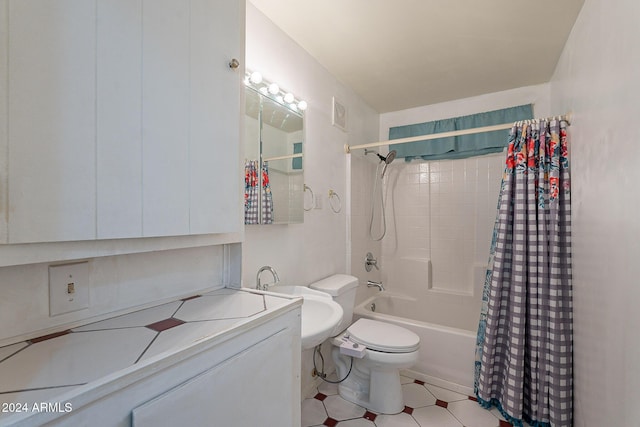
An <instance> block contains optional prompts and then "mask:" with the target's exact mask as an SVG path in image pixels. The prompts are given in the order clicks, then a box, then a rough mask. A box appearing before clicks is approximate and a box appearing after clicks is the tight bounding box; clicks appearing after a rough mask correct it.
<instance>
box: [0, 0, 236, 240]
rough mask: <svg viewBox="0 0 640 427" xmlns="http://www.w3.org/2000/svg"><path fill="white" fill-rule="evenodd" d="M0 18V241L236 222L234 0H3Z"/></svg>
mask: <svg viewBox="0 0 640 427" xmlns="http://www.w3.org/2000/svg"><path fill="white" fill-rule="evenodd" d="M0 22H8V24H9V25H8V28H0V96H2V100H3V102H2V103H0V104H2V106H0V243H30V242H52V241H70V240H93V239H113V238H131V237H155V236H176V235H188V234H209V233H227V232H237V231H239V230H240V227H241V201H240V197H239V194H241V174H240V159H239V150H240V148H239V130H240V117H241V116H240V96H241V95H240V93H241V88H242V82H241V78H242V73H241V72H239V71H240V70H235V71H234V70H232V69H230V68H229V65H228V64H229V62H230V61H231V59H232V58H237V59H238V60H240V61H241V63H242V62H243V61H244V46H243V40H244V36H243V33H244V2H242V1H240V0H146V1H143V0H93V1H90V0H56V1H51V0H0ZM3 27H4V26H3Z"/></svg>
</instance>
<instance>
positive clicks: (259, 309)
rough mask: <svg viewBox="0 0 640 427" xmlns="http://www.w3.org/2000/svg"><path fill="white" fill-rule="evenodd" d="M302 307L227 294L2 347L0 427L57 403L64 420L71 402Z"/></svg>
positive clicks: (268, 297) (237, 292)
mask: <svg viewBox="0 0 640 427" xmlns="http://www.w3.org/2000/svg"><path fill="white" fill-rule="evenodd" d="M297 304H300V300H295V299H294V300H292V299H290V298H287V297H279V296H273V295H263V294H259V293H255V292H252V291H247V290H236V289H221V290H216V291H213V292H209V293H205V294H203V295H198V296H193V297H190V298H184V299H181V300H178V301H175V302H171V303H167V304H163V305H159V306H157V307H153V308H148V309H145V310H140V311H136V312H133V313H130V314H126V315H123V316H118V317H114V318H111V319H108V320H103V321H99V322H95V323H91V324H87V325H85V326H82V327H77V328H73V329H71V330H66V331H63V332H60V333H57V334H51V335H48V336H44V337H41V338H36V339H31V340H28V341H25V342H20V343H16V344H12V345H8V346H5V347H0V379H1V380H0V404H1V405H2V408H0V409H4V410H2V411H1V412H0V425H5V423H6V424H11V423H12V422H14V421H19V420H22V419H26V418H28V417H29V416H31V415H36V414H34V413H33V411H32V409H33V405H34V404H36V405H40V404H41V403H43V402H52V403H54V404H55V403H56V402H57V403H59V405H60V406H59V407H57V408H54V409H56V410H60V411H61V412H64V410H65V406H64V405H65V402H74V400H75V401H86V400H87V398H86V396H87V395H88V394H91V393H94V394H100V392H99V389H100V388H101V387H105V386H106V387H108V385H109V383H113V381H115V380H117V379H118V377H119V376H120V375H123V376H125V375H131V374H133V376H135V377H137V378H138V379H139V377H140V375H143V374H141V372H142V370H143V368H145V367H148V368H150V369H152V370H153V369H154V365H157V364H158V362H159V361H162V360H163V359H164V358H166V357H167V356H171V355H180V353H181V352H183V351H184V350H185V349H189V348H190V347H191V348H193V347H194V346H196V345H198V344H200V343H205V342H213V341H218V340H219V341H224V340H225V339H228V338H229V337H231V336H232V335H234V334H236V333H239V332H241V331H246V330H248V329H250V328H251V327H252V326H254V325H256V324H260V323H261V321H266V319H269V318H273V317H274V316H276V315H278V314H280V313H282V312H284V311H287V310H290V309H291V307H292V306H295V305H297ZM83 395H84V397H81V398H80V399H77V398H78V396H83ZM25 404H26V405H25ZM16 405H19V407H17V406H16ZM21 408H27V411H26V412H18V411H19V409H21ZM49 410H51V408H49Z"/></svg>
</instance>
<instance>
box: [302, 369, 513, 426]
mask: <svg viewBox="0 0 640 427" xmlns="http://www.w3.org/2000/svg"><path fill="white" fill-rule="evenodd" d="M329 379H332V380H334V381H335V379H336V378H335V374H333V375H332V376H330V377H329ZM401 379H402V394H403V395H404V403H405V405H406V406H405V410H404V412H401V413H399V414H396V415H382V414H376V413H374V412H370V411H368V410H367V408H363V407H361V406H358V405H356V404H354V403H351V402H348V401H346V400H344V399H342V398H341V397H340V396H339V395H338V387H337V385H335V384H329V383H322V384H321V385H320V386H319V387H318V394H317V395H316V396H315V397H312V398H310V399H305V400H303V401H302V427H311V426H329V427H334V426H338V427H507V426H511V424H510V423H508V422H506V421H504V418H503V417H502V416H501V415H500V413H499V412H498V410H497V409H495V408H494V409H492V410H491V411H488V410H486V409H483V408H481V407H480V405H478V403H477V402H476V401H474V400H472V399H471V398H469V396H465V395H463V394H460V393H456V392H453V391H450V390H446V389H444V388H441V387H436V386H434V385H432V384H426V383H424V382H422V381H419V380H414V379H413V378H409V377H405V376H402V377H401Z"/></svg>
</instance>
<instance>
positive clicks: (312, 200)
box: [302, 184, 316, 212]
mask: <svg viewBox="0 0 640 427" xmlns="http://www.w3.org/2000/svg"><path fill="white" fill-rule="evenodd" d="M307 190H309V193H311V207H310V208H309V209H307V208H305V207H304V206H303V207H302V209H304V210H305V211H307V212H309V211H310V210H311V209H313V206H314V205H315V204H316V197H315V196H314V195H313V190H312V189H311V187H309V186H308V185H307V184H304V192H305V193H306V192H307Z"/></svg>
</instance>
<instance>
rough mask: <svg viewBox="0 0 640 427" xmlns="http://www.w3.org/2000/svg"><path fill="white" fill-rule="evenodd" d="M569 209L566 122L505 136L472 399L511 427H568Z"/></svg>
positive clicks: (523, 127) (531, 124) (533, 125)
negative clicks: (506, 142)
mask: <svg viewBox="0 0 640 427" xmlns="http://www.w3.org/2000/svg"><path fill="white" fill-rule="evenodd" d="M572 330H573V312H572V288H571V202H570V180H569V160H568V154H567V132H566V122H564V121H560V120H555V119H554V120H533V121H525V122H518V123H516V124H515V125H514V127H513V128H512V130H511V133H510V135H509V145H508V149H507V158H506V165H505V170H504V175H503V179H502V185H501V189H500V198H499V201H498V214H497V218H496V223H495V227H494V231H493V239H492V242H491V251H490V256H489V268H488V270H487V274H486V278H485V284H484V290H483V294H482V309H481V315H480V323H479V326H478V339H477V347H476V371H475V382H474V391H475V394H476V396H477V398H478V401H479V403H480V404H481V405H482V406H484V407H487V408H488V407H491V406H494V405H495V406H496V407H497V408H498V409H499V410H500V412H501V413H502V415H503V416H504V417H505V418H506V419H507V420H508V421H509V422H511V423H512V424H513V425H514V426H522V425H523V423H522V421H526V422H528V423H530V424H531V425H532V426H534V427H547V426H553V427H556V426H557V427H560V426H571V425H572V413H573V409H572V405H573V393H572V391H573V374H572V354H573V345H572V339H573V337H572Z"/></svg>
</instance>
